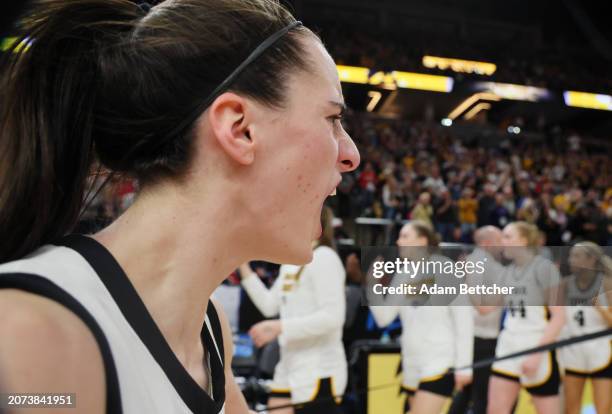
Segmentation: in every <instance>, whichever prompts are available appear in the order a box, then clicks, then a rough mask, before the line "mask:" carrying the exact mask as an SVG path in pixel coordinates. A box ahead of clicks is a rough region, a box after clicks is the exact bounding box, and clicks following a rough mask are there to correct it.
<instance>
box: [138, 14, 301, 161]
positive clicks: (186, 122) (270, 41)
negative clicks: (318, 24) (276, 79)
mask: <svg viewBox="0 0 612 414" xmlns="http://www.w3.org/2000/svg"><path fill="white" fill-rule="evenodd" d="M301 25H302V22H301V21H299V20H296V21H294V22H293V23H291V24H289V25H287V26H285V27H283V28H282V29H280V30H279V31H277V32H276V33H274V34H272V35H270V37H268V38H267V39H266V40H264V41H263V42H261V43H260V44H259V46H257V47H256V48H255V49H254V50H253V51H252V52H251V53H250V54H249V56H247V58H246V59H245V60H243V61H242V63H241V64H240V65H238V67H237V68H236V69H234V70H233V71H232V73H230V74H229V75H228V76H227V77H226V78H225V79H224V80H223V81H222V82H221V83H220V84H219V85H218V86H217V87H216V88H215V89H214V90H213V91H212V92H211V93H210V94H209V95H208V96H207V97H206V99H204V100H203V101H202V103H200V104H199V105H198V106H197V107H196V108H194V110H193V111H192V112H191V113H190V114H188V115H187V116H186V117H185V118H184V119H183V120H182V121H181V122H180V123H179V124H178V125H176V126H175V127H174V128H172V129H171V130H170V131H168V133H167V134H165V135H166V136H165V139H162V140H160V141H159V142H157V143H156V144H152V143H151V142H147V143H146V144H145V142H144V140H143V141H141V142H140V143H139V144H137V145H136V146H134V147H133V148H132V150H131V151H129V152H128V153H127V154H126V157H128V156H131V155H132V154H134V153H135V152H138V151H139V150H140V149H141V148H142V147H143V146H147V147H148V148H147V150H148V151H151V150H152V151H155V150H156V149H157V148H159V147H160V146H162V145H165V144H166V142H167V141H168V140H169V139H173V138H174V137H176V135H177V134H180V133H182V132H184V130H185V128H188V127H189V126H190V125H192V124H193V123H194V122H195V121H196V120H197V119H198V117H199V116H200V115H201V114H202V112H204V110H206V108H208V107H209V106H210V105H211V104H212V103H213V101H214V100H215V99H216V98H217V97H218V96H219V95H221V94H222V93H223V92H225V91H226V90H227V89H228V88H229V87H230V85H231V84H232V83H233V82H234V81H235V80H236V78H238V76H240V75H241V74H242V72H244V70H245V69H246V68H247V66H249V65H250V64H251V63H253V61H254V60H255V59H257V58H258V57H259V56H261V55H262V54H263V53H264V52H265V51H266V50H267V49H269V48H270V46H272V45H274V44H275V43H276V42H278V40H279V39H280V38H281V37H283V36H284V35H286V34H287V33H288V32H289V31H290V30H291V29H293V28H295V27H298V26H301Z"/></svg>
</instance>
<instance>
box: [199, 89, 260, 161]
mask: <svg viewBox="0 0 612 414" xmlns="http://www.w3.org/2000/svg"><path fill="white" fill-rule="evenodd" d="M248 105H249V102H248V101H247V99H245V98H243V97H241V96H240V95H237V94H235V93H232V92H226V93H223V94H222V95H220V96H219V97H218V98H217V99H215V101H214V102H213V103H212V105H211V106H210V108H209V110H208V120H209V122H210V126H211V129H212V132H213V135H214V138H215V139H216V140H217V142H218V143H219V145H220V147H221V148H222V149H223V150H224V151H225V153H226V154H227V155H228V156H229V157H230V158H231V159H233V160H234V161H236V162H237V163H239V164H242V165H249V164H251V163H252V162H253V161H254V160H255V144H254V142H253V140H252V139H251V134H250V132H249V121H250V120H249V113H248Z"/></svg>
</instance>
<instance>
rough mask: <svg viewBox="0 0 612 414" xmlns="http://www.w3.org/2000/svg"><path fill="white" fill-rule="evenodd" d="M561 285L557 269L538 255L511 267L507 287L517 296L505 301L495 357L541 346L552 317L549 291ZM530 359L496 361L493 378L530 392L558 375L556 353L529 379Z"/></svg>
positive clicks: (508, 269) (505, 275) (507, 274)
mask: <svg viewBox="0 0 612 414" xmlns="http://www.w3.org/2000/svg"><path fill="white" fill-rule="evenodd" d="M559 282H560V274H559V270H558V269H557V267H556V266H555V265H554V264H553V263H552V262H551V261H550V260H548V259H545V258H543V257H542V256H539V255H536V256H535V257H534V258H533V260H532V261H530V262H529V263H527V264H526V265H525V266H522V267H518V266H516V265H515V264H511V265H509V266H508V267H507V268H506V270H505V272H504V285H505V286H512V287H514V288H515V289H514V293H513V294H510V295H507V296H506V297H505V304H506V318H505V321H504V326H503V329H502V331H501V334H500V336H499V339H498V341H497V348H496V350H495V356H496V357H500V356H505V355H508V354H512V353H515V352H519V351H522V350H525V349H528V348H533V347H536V346H538V345H540V343H539V342H540V339H541V338H542V335H543V334H544V330H545V329H546V325H547V324H548V320H549V319H550V313H549V311H548V306H547V305H546V304H547V303H549V301H553V300H555V299H554V297H553V298H552V299H551V295H550V294H549V289H555V288H556V287H558V284H559ZM527 357H528V355H527V356H523V357H518V358H512V359H506V360H502V361H497V362H495V363H494V364H493V367H492V371H493V374H497V375H499V376H502V377H508V378H511V379H516V380H519V381H520V383H521V384H522V385H523V386H525V387H526V388H527V389H528V390H529V389H530V388H535V387H539V386H541V385H543V384H545V383H546V382H547V381H548V380H549V379H550V378H551V376H552V375H553V374H554V375H557V376H558V374H555V370H557V371H558V366H557V363H556V360H554V358H555V353H554V352H547V353H546V354H545V355H544V356H543V358H542V362H541V364H540V366H539V367H538V369H537V372H536V374H535V375H533V376H531V377H527V376H525V375H524V374H523V372H522V368H521V366H522V364H523V362H524V361H525V358H527Z"/></svg>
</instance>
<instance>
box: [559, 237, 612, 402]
mask: <svg viewBox="0 0 612 414" xmlns="http://www.w3.org/2000/svg"><path fill="white" fill-rule="evenodd" d="M569 266H570V270H571V272H572V274H571V275H570V276H569V277H567V278H564V281H563V288H564V292H565V301H566V306H565V311H566V317H567V324H566V326H565V330H564V333H565V335H566V336H568V337H575V336H582V335H587V334H589V333H593V332H598V331H602V330H604V329H608V328H609V327H611V326H612V263H611V259H610V257H608V256H606V255H605V254H604V252H603V249H602V248H601V247H599V246H598V245H596V244H595V243H593V242H589V241H584V242H579V243H576V244H575V245H574V246H573V247H572V249H571V250H570V254H569ZM561 357H562V361H563V366H564V368H565V376H564V378H563V384H564V387H563V389H564V393H565V412H566V413H567V414H578V413H580V411H581V409H582V394H583V392H584V386H585V384H586V380H587V379H588V378H590V379H591V384H592V387H593V401H594V405H595V411H596V412H597V413H609V412H610V410H612V336H608V337H603V338H599V339H594V340H591V341H587V342H582V343H579V344H575V345H571V346H568V347H564V348H561Z"/></svg>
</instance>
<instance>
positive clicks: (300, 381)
mask: <svg viewBox="0 0 612 414" xmlns="http://www.w3.org/2000/svg"><path fill="white" fill-rule="evenodd" d="M325 378H329V379H330V382H331V391H332V394H333V395H334V396H336V397H338V400H339V399H340V398H341V397H342V395H343V394H344V390H345V389H346V384H347V372H346V369H337V370H335V372H333V373H332V374H331V375H319V374H317V373H316V370H314V369H311V370H304V372H296V371H292V372H291V373H290V372H289V370H288V369H286V367H285V364H284V363H283V361H282V359H281V361H279V363H278V364H277V365H276V368H275V369H274V378H273V380H272V385H271V386H270V397H277V398H290V399H291V402H292V403H293V404H297V403H303V402H308V401H312V400H314V399H315V397H316V396H317V394H318V392H319V388H320V386H321V381H322V380H324V379H325Z"/></svg>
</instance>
